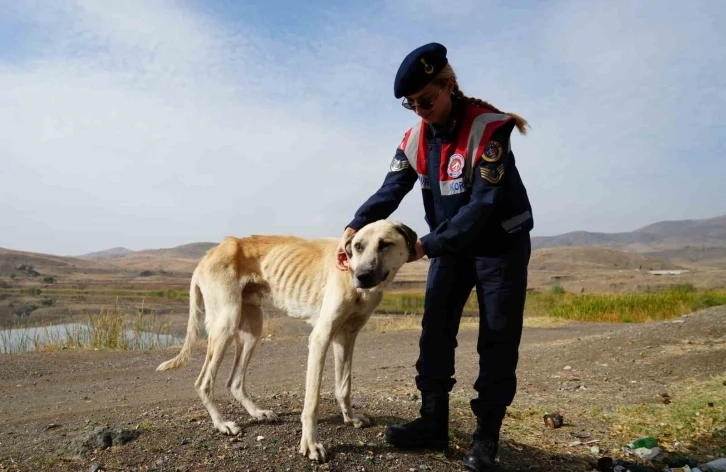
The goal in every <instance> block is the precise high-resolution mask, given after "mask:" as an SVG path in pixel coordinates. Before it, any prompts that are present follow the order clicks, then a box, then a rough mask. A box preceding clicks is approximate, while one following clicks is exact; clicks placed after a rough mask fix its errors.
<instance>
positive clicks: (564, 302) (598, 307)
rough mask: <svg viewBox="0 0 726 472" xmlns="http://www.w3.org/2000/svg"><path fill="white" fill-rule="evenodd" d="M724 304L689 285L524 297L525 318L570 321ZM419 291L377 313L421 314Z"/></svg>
mask: <svg viewBox="0 0 726 472" xmlns="http://www.w3.org/2000/svg"><path fill="white" fill-rule="evenodd" d="M724 304H726V291H723V290H706V291H696V290H695V289H694V288H693V286H692V285H675V286H673V287H670V288H668V289H665V290H660V291H654V292H646V293H610V294H572V293H567V292H565V291H564V289H562V287H560V286H554V287H553V288H552V289H551V291H550V292H547V293H540V292H534V291H533V292H530V293H529V294H528V295H527V302H526V306H525V315H526V316H527V317H537V318H543V317H550V318H560V319H565V320H574V321H603V322H621V323H642V322H646V321H655V320H667V319H671V318H675V317H677V316H681V315H684V314H686V313H690V312H693V311H696V310H700V309H703V308H708V307H712V306H717V305H724ZM423 307H424V294H423V292H394V293H387V294H386V295H385V296H384V298H383V302H382V303H381V306H380V307H379V311H380V312H388V313H414V314H420V313H422V312H423ZM464 312H465V313H467V314H470V315H471V314H476V313H478V303H477V300H476V296H475V295H473V294H472V296H470V297H469V299H468V300H467V302H466V305H465V307H464Z"/></svg>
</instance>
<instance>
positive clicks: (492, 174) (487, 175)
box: [480, 164, 504, 184]
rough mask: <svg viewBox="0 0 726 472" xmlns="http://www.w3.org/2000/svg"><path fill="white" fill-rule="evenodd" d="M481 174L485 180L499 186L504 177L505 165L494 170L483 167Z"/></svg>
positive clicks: (493, 168) (500, 165)
mask: <svg viewBox="0 0 726 472" xmlns="http://www.w3.org/2000/svg"><path fill="white" fill-rule="evenodd" d="M480 172H481V176H482V178H483V179H484V180H486V181H487V182H489V183H492V184H498V183H499V182H500V181H501V180H502V177H504V164H499V165H498V166H497V167H492V168H488V167H482V168H481V171H480Z"/></svg>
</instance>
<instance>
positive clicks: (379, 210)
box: [348, 147, 418, 231]
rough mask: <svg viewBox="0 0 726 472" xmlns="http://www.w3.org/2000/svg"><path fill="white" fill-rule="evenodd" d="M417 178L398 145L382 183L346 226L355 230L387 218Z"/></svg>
mask: <svg viewBox="0 0 726 472" xmlns="http://www.w3.org/2000/svg"><path fill="white" fill-rule="evenodd" d="M417 179H418V174H416V171H415V170H414V169H413V168H412V167H411V164H410V163H409V162H408V159H407V158H406V154H405V153H404V152H403V150H402V149H401V148H400V147H399V148H398V149H397V150H396V154H395V155H394V156H393V160H391V164H390V166H389V170H388V173H387V174H386V177H385V178H384V180H383V184H382V185H381V187H380V188H379V189H378V190H377V191H376V193H374V194H373V195H372V196H371V197H370V198H368V200H366V202H365V203H363V205H361V207H360V208H359V209H358V211H356V213H355V217H354V218H353V220H352V221H351V222H350V223H348V226H349V227H351V228H353V229H355V230H356V231H357V230H359V229H361V228H362V227H363V226H365V225H367V224H369V223H372V222H374V221H376V220H382V219H385V218H388V217H389V216H390V215H391V213H393V212H394V211H396V209H397V208H398V206H399V205H400V204H401V200H403V197H405V196H406V194H407V193H408V192H410V191H411V189H412V188H413V184H414V183H416V180H417Z"/></svg>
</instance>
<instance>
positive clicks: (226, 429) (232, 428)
mask: <svg viewBox="0 0 726 472" xmlns="http://www.w3.org/2000/svg"><path fill="white" fill-rule="evenodd" d="M214 427H215V428H217V429H218V430H219V432H220V433H222V434H228V435H230V436H236V435H238V434H239V433H240V431H242V428H240V427H239V426H237V423H235V422H234V421H223V422H221V423H217V424H215V425H214Z"/></svg>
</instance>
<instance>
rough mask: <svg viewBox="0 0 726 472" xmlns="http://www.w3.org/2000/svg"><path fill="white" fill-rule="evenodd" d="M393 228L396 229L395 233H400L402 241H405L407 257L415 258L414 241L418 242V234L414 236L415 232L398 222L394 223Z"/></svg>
mask: <svg viewBox="0 0 726 472" xmlns="http://www.w3.org/2000/svg"><path fill="white" fill-rule="evenodd" d="M393 227H394V228H396V231H398V232H399V233H401V235H402V236H403V239H405V240H406V245H407V246H408V255H409V257H415V256H416V241H418V234H416V231H414V230H412V229H411V228H409V227H408V226H406V225H405V224H403V223H401V222H400V221H396V222H394V223H393Z"/></svg>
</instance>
